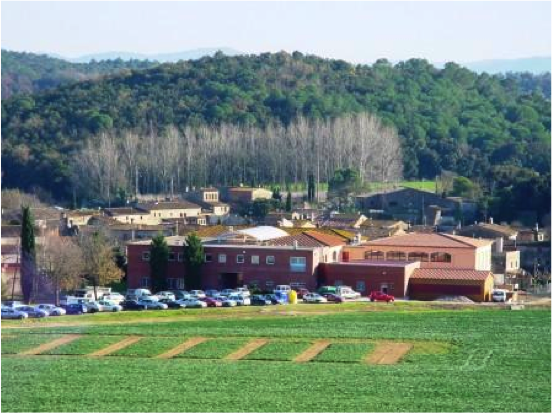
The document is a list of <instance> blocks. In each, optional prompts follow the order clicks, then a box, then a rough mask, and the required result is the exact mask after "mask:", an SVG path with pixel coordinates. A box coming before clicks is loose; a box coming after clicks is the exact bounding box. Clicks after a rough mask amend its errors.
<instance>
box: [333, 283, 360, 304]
mask: <svg viewBox="0 0 552 413" xmlns="http://www.w3.org/2000/svg"><path fill="white" fill-rule="evenodd" d="M336 295H339V296H341V297H343V298H345V299H346V300H356V299H357V298H360V293H358V292H356V291H355V290H353V289H352V288H351V287H347V286H345V285H340V286H339V287H337V288H336Z"/></svg>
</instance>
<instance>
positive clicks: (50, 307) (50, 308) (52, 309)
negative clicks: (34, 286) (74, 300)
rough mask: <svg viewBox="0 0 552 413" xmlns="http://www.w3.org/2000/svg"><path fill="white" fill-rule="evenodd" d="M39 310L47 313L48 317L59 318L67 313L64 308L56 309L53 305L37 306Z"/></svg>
mask: <svg viewBox="0 0 552 413" xmlns="http://www.w3.org/2000/svg"><path fill="white" fill-rule="evenodd" d="M37 308H39V309H41V310H43V311H46V312H47V313H48V315H51V316H56V315H57V316H59V315H65V313H66V311H65V309H64V308H61V307H56V306H55V305H53V304H39V305H37Z"/></svg>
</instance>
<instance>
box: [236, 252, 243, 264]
mask: <svg viewBox="0 0 552 413" xmlns="http://www.w3.org/2000/svg"><path fill="white" fill-rule="evenodd" d="M244 261H245V257H244V256H243V255H242V254H239V255H236V262H237V263H238V264H243V263H244Z"/></svg>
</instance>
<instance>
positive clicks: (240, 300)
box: [228, 294, 251, 305]
mask: <svg viewBox="0 0 552 413" xmlns="http://www.w3.org/2000/svg"><path fill="white" fill-rule="evenodd" d="M228 298H229V299H230V300H234V301H235V302H236V304H237V305H251V299H250V298H249V297H244V296H243V295H239V294H234V295H230V296H228Z"/></svg>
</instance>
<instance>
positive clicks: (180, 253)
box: [178, 252, 184, 262]
mask: <svg viewBox="0 0 552 413" xmlns="http://www.w3.org/2000/svg"><path fill="white" fill-rule="evenodd" d="M178 262H184V253H183V252H179V253H178Z"/></svg>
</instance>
